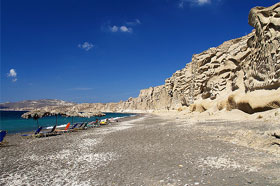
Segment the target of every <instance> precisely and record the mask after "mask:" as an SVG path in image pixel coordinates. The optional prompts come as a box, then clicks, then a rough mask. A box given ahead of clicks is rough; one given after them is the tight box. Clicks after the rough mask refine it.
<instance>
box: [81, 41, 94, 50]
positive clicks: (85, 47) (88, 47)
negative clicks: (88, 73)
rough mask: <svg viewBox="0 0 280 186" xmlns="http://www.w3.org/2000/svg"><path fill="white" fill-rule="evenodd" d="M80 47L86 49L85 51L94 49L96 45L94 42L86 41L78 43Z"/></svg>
mask: <svg viewBox="0 0 280 186" xmlns="http://www.w3.org/2000/svg"><path fill="white" fill-rule="evenodd" d="M78 47H79V48H81V49H84V50H85V51H89V50H90V49H92V48H93V47H94V45H93V44H92V43H89V42H87V41H86V42H84V43H82V44H78Z"/></svg>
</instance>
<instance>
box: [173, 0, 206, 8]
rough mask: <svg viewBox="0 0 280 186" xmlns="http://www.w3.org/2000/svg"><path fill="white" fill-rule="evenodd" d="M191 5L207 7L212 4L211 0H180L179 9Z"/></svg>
mask: <svg viewBox="0 0 280 186" xmlns="http://www.w3.org/2000/svg"><path fill="white" fill-rule="evenodd" d="M186 3H188V4H191V5H198V6H202V5H206V4H211V0H180V1H179V3H178V7H179V8H184V6H185V4H186Z"/></svg>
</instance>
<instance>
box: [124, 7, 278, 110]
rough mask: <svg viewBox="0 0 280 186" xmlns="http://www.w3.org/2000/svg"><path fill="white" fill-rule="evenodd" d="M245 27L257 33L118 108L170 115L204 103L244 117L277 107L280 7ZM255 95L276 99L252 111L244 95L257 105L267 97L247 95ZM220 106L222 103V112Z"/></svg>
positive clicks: (252, 17) (256, 13) (258, 11)
mask: <svg viewBox="0 0 280 186" xmlns="http://www.w3.org/2000/svg"><path fill="white" fill-rule="evenodd" d="M249 24H250V25H251V26H253V27H254V28H255V30H253V31H252V33H250V34H249V35H246V36H244V37H241V38H237V39H233V40H230V41H226V42H224V43H223V44H222V45H220V46H218V47H216V48H210V49H208V50H206V51H204V52H202V53H200V54H195V55H193V58H192V61H191V62H190V63H188V64H187V65H186V67H185V68H183V69H181V70H178V71H177V72H175V73H174V74H173V75H172V77H170V78H168V79H167V80H166V81H165V84H164V85H162V86H158V87H151V88H149V89H145V90H142V91H141V92H140V95H139V97H137V98H131V99H129V100H127V101H126V102H122V103H120V105H121V106H120V108H122V109H123V110H161V109H162V110H168V109H178V108H180V107H182V106H191V105H192V108H194V107H193V104H194V105H195V104H197V103H203V101H202V100H207V103H211V102H212V105H211V104H210V106H209V104H208V108H211V107H213V106H216V107H217V108H218V109H223V108H227V109H234V108H238V109H240V108H241V110H243V111H245V112H248V113H252V112H254V111H262V108H263V110H267V109H270V108H275V107H276V108H277V107H279V105H280V100H279V99H280V94H279V87H280V53H279V51H280V3H277V4H275V5H273V6H271V7H268V8H264V7H255V8H253V9H251V11H250V13H249ZM256 90H268V91H269V90H275V91H273V92H271V93H272V94H271V95H270V94H269V95H270V97H273V98H274V99H272V100H271V101H270V102H267V104H264V105H261V104H260V107H258V106H257V105H256V106H255V108H256V109H255V110H254V109H253V106H252V105H250V103H249V102H246V99H245V97H246V96H247V94H248V95H249V94H250V95H254V96H255V97H254V98H255V99H262V95H264V94H265V95H267V94H268V93H267V92H266V93H263V92H262V93H259V94H252V93H251V92H254V91H256ZM237 95H239V96H237ZM240 95H243V98H244V99H243V98H240ZM237 97H239V98H238V100H242V103H239V102H238V100H237ZM235 98H236V99H235ZM211 100H213V101H211ZM223 102H226V103H225V104H224V106H223ZM232 102H235V104H231V103H232ZM251 102H252V101H251ZM204 103H205V102H204ZM213 104H214V105H213ZM251 104H252V103H251ZM240 105H247V106H240ZM246 107H247V108H248V109H246ZM208 108H204V110H207V109H208ZM194 110H196V109H194ZM202 110H203V109H202Z"/></svg>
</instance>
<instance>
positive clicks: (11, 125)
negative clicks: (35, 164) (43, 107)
mask: <svg viewBox="0 0 280 186" xmlns="http://www.w3.org/2000/svg"><path fill="white" fill-rule="evenodd" d="M25 112H26V111H0V130H7V131H8V133H9V134H11V133H18V132H27V131H32V130H36V129H37V121H36V120H33V119H23V118H21V115H22V114H23V113H25ZM131 115H133V114H123V113H106V116H103V117H97V119H106V118H119V117H127V116H131ZM95 119H96V117H91V118H80V117H74V118H73V120H74V123H75V122H83V121H95ZM68 122H70V123H71V124H72V117H62V116H58V117H57V125H58V126H65V125H66V124H67V123H68ZM38 123H39V126H42V127H44V128H51V127H52V126H54V125H55V124H56V117H55V116H49V117H44V118H41V119H39V120H38Z"/></svg>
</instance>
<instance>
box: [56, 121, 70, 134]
mask: <svg viewBox="0 0 280 186" xmlns="http://www.w3.org/2000/svg"><path fill="white" fill-rule="evenodd" d="M69 127H70V123H68V124H67V125H66V127H65V129H64V130H60V129H57V130H55V132H58V133H64V132H69V130H68V129H69Z"/></svg>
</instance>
